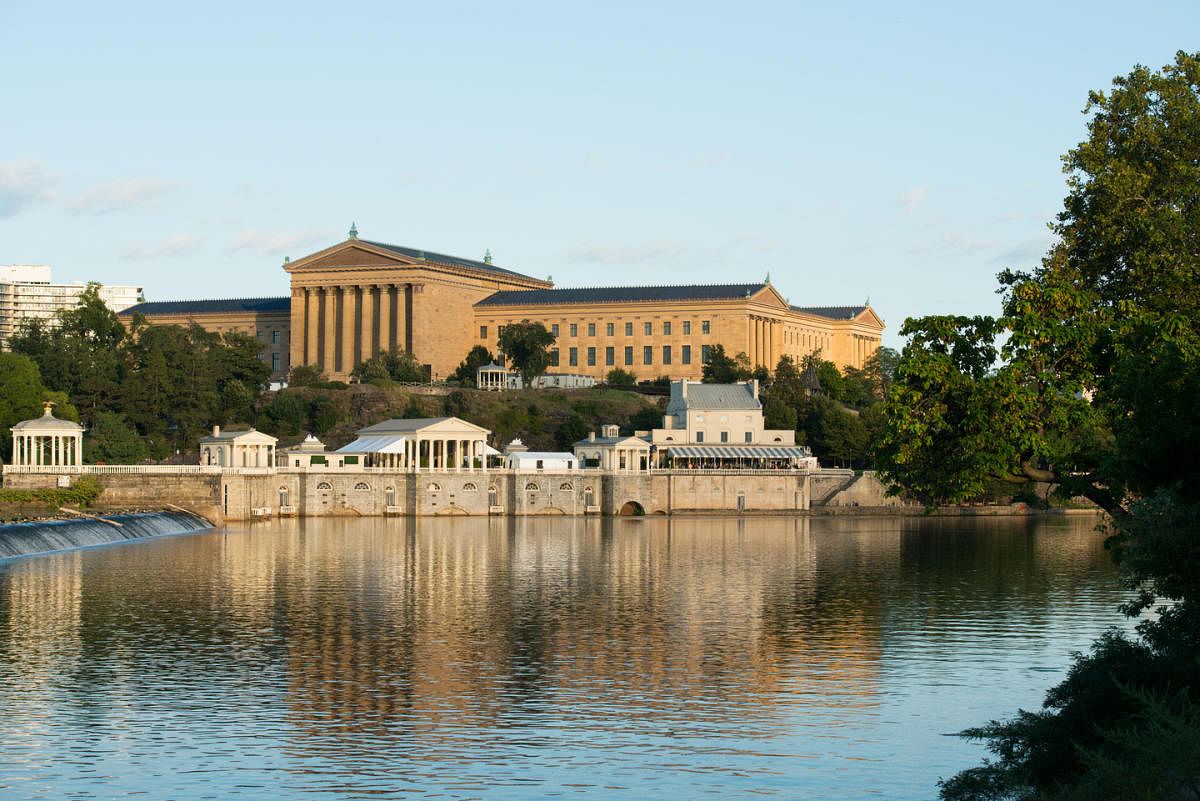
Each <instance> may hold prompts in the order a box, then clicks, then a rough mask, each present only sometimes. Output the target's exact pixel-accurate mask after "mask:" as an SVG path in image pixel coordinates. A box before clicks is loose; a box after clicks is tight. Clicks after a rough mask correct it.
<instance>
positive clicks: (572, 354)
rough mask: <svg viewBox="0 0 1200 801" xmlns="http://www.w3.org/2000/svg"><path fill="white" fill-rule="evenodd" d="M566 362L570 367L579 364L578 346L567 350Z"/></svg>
mask: <svg viewBox="0 0 1200 801" xmlns="http://www.w3.org/2000/svg"><path fill="white" fill-rule="evenodd" d="M567 364H568V365H569V366H570V367H576V366H578V365H579V348H571V349H570V350H569V351H567Z"/></svg>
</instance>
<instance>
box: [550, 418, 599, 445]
mask: <svg viewBox="0 0 1200 801" xmlns="http://www.w3.org/2000/svg"><path fill="white" fill-rule="evenodd" d="M590 430H591V429H590V428H589V427H588V424H587V421H585V420H584V419H583V418H582V417H580V416H579V415H577V414H573V415H571V416H570V417H568V418H567V419H566V420H564V421H563V422H562V424H561V425H559V426H558V428H557V429H555V431H554V443H555V445H556V446H557V447H558V449H559V450H560V451H568V452H569V451H571V449H572V446H573V445H574V444H575V443H576V442H578V441H579V440H581V439H586V438H587V435H588V432H589V431H590Z"/></svg>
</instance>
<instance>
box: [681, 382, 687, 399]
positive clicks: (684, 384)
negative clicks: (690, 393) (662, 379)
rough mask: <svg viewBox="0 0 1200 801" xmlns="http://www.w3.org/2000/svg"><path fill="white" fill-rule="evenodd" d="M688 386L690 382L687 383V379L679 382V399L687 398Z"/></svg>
mask: <svg viewBox="0 0 1200 801" xmlns="http://www.w3.org/2000/svg"><path fill="white" fill-rule="evenodd" d="M687 384H688V382H687V379H686V378H681V379H680V380H679V397H681V398H686V397H687Z"/></svg>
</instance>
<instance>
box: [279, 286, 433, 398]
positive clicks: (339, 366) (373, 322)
mask: <svg viewBox="0 0 1200 801" xmlns="http://www.w3.org/2000/svg"><path fill="white" fill-rule="evenodd" d="M412 295H413V286H412V284H398V283H387V282H379V283H376V282H372V283H366V284H342V285H338V286H312V287H292V321H291V322H292V364H293V365H301V364H316V365H319V366H320V367H321V368H322V369H323V370H324V371H325V373H326V374H328V375H330V376H334V375H337V376H340V377H346V376H348V375H349V374H350V371H351V370H352V369H353V368H354V366H355V365H356V364H359V363H360V362H363V361H366V360H367V359H370V358H371V357H372V356H375V355H376V354H378V353H381V352H384V351H389V350H392V349H398V350H405V351H411V350H412Z"/></svg>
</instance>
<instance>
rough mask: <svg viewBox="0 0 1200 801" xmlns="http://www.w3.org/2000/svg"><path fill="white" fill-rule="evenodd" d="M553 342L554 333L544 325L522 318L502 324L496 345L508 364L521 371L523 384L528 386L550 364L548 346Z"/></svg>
mask: <svg viewBox="0 0 1200 801" xmlns="http://www.w3.org/2000/svg"><path fill="white" fill-rule="evenodd" d="M554 342H555V337H554V334H552V333H550V331H549V330H547V328H546V326H544V325H542V324H541V323H537V322H530V321H529V320H522V321H521V322H519V323H509V324H508V325H506V326H504V330H503V331H501V332H500V338H499V340H498V341H497V347H498V348H499V349H500V350H502V351H503V352H504V355H505V356H507V357H508V361H509V364H511V365H512V366H513V367H515V368H516V369H518V370H520V371H521V378H522V380H524V382H525V386H529V383H530V382H531V381H533V379H535V378H537V377H538V376H539V375H541V374H542V373H544V372H546V368H547V367H549V366H550V351H549V348H550V346H551V345H553V344H554Z"/></svg>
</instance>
